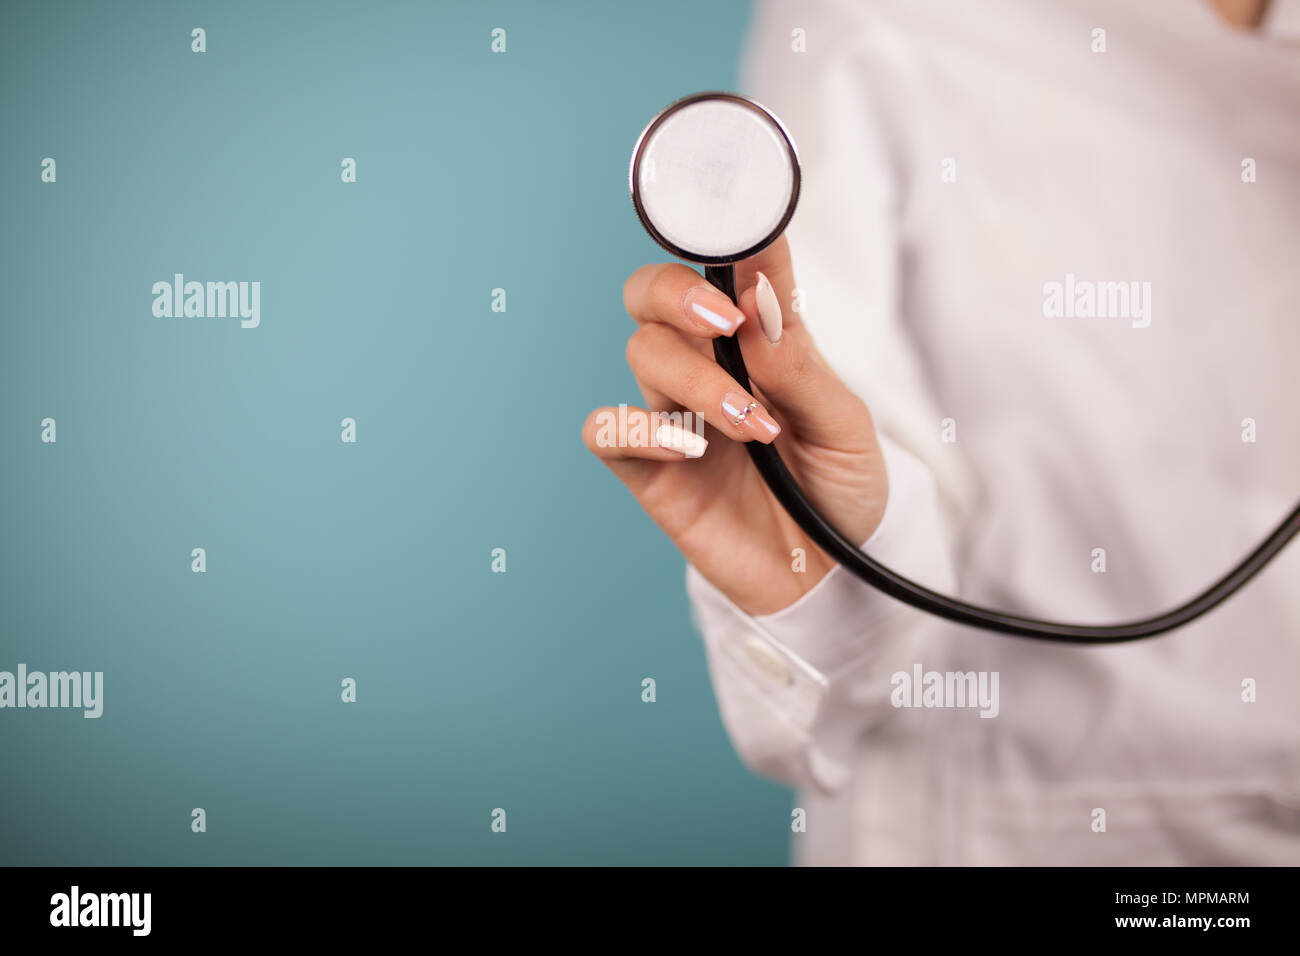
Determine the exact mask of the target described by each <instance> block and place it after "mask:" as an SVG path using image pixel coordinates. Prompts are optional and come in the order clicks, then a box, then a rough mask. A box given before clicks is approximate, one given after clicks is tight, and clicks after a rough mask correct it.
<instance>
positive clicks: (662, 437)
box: [655, 425, 709, 458]
mask: <svg viewBox="0 0 1300 956" xmlns="http://www.w3.org/2000/svg"><path fill="white" fill-rule="evenodd" d="M655 444H656V445H659V446H660V447H662V448H671V449H672V450H673V451H679V452H681V453H682V454H683V455H685V456H686V457H687V458H699V457H700V456H701V455H703V454H704V449H706V448H708V447H709V442H708V439H706V438H705V437H704V436H703V435H697V434H695V432H692V431H687V430H686V429H685V428H682V427H681V426H680V425H660V426H659V427H658V428H656V429H655Z"/></svg>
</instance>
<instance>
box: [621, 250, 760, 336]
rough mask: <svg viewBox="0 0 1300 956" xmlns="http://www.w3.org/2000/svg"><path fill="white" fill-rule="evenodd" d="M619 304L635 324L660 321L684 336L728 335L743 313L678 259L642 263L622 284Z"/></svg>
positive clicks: (739, 321)
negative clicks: (684, 334) (653, 263)
mask: <svg viewBox="0 0 1300 956" xmlns="http://www.w3.org/2000/svg"><path fill="white" fill-rule="evenodd" d="M623 305H624V306H625V307H626V308H627V314H628V315H630V316H632V318H633V319H635V320H636V321H637V322H638V323H639V324H645V323H646V322H661V323H663V324H664V325H670V326H672V327H673V328H675V329H678V330H680V331H682V332H685V333H686V334H687V335H690V336H694V337H696V338H702V339H713V338H717V337H718V336H719V335H731V334H733V333H734V332H735V331H736V329H738V328H740V324H741V323H742V322H744V321H745V313H744V312H742V311H740V309H739V308H737V307H736V305H735V303H733V302H732V301H731V299H729V298H727V296H726V295H725V294H724V293H723V292H722V291H721V290H719V289H717V288H715V287H714V286H712V285H710V284H709V283H708V282H706V281H704V277H703V276H701V275H700V274H699V273H698V272H696V271H695V270H694V269H692V268H690V267H689V266H684V265H682V264H681V263H678V262H663V263H657V264H655V265H649V266H642V267H641V268H640V269H637V270H636V272H633V273H632V275H630V276H629V277H628V280H627V282H626V283H624V284H623Z"/></svg>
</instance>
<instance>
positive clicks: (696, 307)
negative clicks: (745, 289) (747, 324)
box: [682, 286, 745, 335]
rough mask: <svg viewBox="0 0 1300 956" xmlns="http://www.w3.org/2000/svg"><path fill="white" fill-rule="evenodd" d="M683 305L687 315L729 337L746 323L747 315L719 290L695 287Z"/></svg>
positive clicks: (687, 294)
mask: <svg viewBox="0 0 1300 956" xmlns="http://www.w3.org/2000/svg"><path fill="white" fill-rule="evenodd" d="M682 305H683V306H684V307H685V308H686V312H687V314H689V315H693V316H695V317H696V318H697V319H700V320H702V321H704V322H706V323H707V324H708V325H710V326H712V327H713V328H715V329H717V330H718V331H719V332H725V333H727V334H728V335H729V334H731V333H732V332H734V331H736V329H738V328H740V323H741V322H744V321H745V313H744V312H741V311H740V310H739V309H738V308H736V307H735V306H734V305H733V304H732V302H731V300H730V299H728V298H727V297H726V296H725V295H723V294H722V293H721V292H719V291H718V290H717V289H712V288H709V287H707V286H695V288H693V289H690V290H688V291H687V293H686V297H685V298H684V299H683V300H682Z"/></svg>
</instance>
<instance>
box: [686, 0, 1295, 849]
mask: <svg viewBox="0 0 1300 956" xmlns="http://www.w3.org/2000/svg"><path fill="white" fill-rule="evenodd" d="M1294 14H1295V6H1294V4H1292V5H1291V6H1283V7H1282V9H1281V11H1275V15H1276V16H1277V17H1278V18H1280V19H1281V20H1286V19H1290V20H1291V21H1292V22H1294V20H1295V16H1294ZM1276 22H1277V21H1275V23H1276ZM1096 29H1102V30H1104V31H1105V38H1104V39H1105V52H1094V50H1093V47H1094V46H1095V45H1096V43H1097V38H1098V37H1099V34H1096V33H1095V32H1094V31H1095V30H1096ZM796 30H801V31H803V33H802V35H800V34H797V33H795V32H794V31H796ZM800 36H802V40H803V43H804V44H805V46H806V52H796V50H795V49H794V47H797V46H798V45H799V40H800ZM745 76H746V78H747V79H746V83H745V87H744V91H745V92H748V93H751V94H752V95H754V96H755V98H757V99H758V100H759V101H760V102H762V103H764V104H765V105H767V106H769V107H770V108H771V109H773V110H774V111H775V112H776V113H777V115H778V116H780V117H781V118H782V119H783V121H784V122H785V123H786V125H787V126H788V127H789V129H790V130H791V132H792V134H793V137H794V139H795V141H796V143H797V145H798V148H799V150H800V154H801V160H802V164H803V172H804V180H803V195H802V199H801V203H800V207H799V210H798V212H797V214H796V216H795V219H794V222H793V223H792V225H791V227H790V230H789V235H790V239H791V243H792V248H793V255H794V260H795V270H796V275H797V278H798V281H799V284H800V289H801V293H802V298H803V300H804V306H805V318H806V320H807V321H808V323H809V324H810V326H811V328H812V330H813V333H814V335H815V336H816V338H817V341H818V343H819V345H820V347H821V349H822V351H823V352H824V353H825V354H826V356H827V357H828V358H829V360H830V361H831V363H832V364H833V365H834V366H835V368H836V370H837V371H838V372H839V374H840V375H841V376H842V377H843V378H844V379H845V380H846V381H847V382H848V383H849V384H850V385H851V386H852V387H853V388H854V389H855V390H856V391H857V392H858V393H859V394H860V395H862V397H863V398H864V399H866V400H867V402H868V404H869V405H870V407H871V410H872V413H873V415H874V417H875V419H876V422H877V425H878V428H879V431H880V433H881V434H882V436H883V441H884V444H885V449H886V461H887V467H888V470H889V475H890V481H891V495H890V499H889V504H888V508H887V511H886V515H885V519H884V522H883V524H882V526H881V528H880V529H879V530H878V532H877V533H876V535H875V536H874V537H873V540H872V541H871V542H870V543H869V546H868V551H869V552H870V553H872V554H873V555H875V556H877V557H879V558H880V559H882V560H884V561H885V562H886V563H887V564H890V565H891V566H893V567H895V568H896V569H897V570H899V571H901V572H904V573H906V574H908V575H909V576H912V577H914V578H916V579H919V580H920V581H922V582H923V583H926V584H929V585H931V586H932V587H936V588H939V589H942V590H944V591H945V592H948V593H955V594H958V595H960V596H961V597H963V598H965V599H968V600H972V601H976V602H982V603H986V604H988V605H991V606H994V607H998V608H1003V609H1008V610H1014V611H1019V612H1023V613H1027V614H1031V615H1035V616H1039V617H1049V618H1053V619H1061V620H1075V621H1080V622H1089V623H1106V622H1111V621H1118V620H1122V619H1130V618H1134V617H1144V616H1147V615H1149V614H1151V613H1154V612H1156V611H1158V610H1163V609H1165V608H1167V607H1169V606H1172V605H1174V604H1176V603H1180V602H1181V601H1183V600H1184V599H1186V598H1187V597H1190V596H1191V595H1192V594H1193V593H1195V592H1197V591H1199V590H1201V589H1202V588H1204V587H1205V586H1206V585H1208V584H1209V583H1210V582H1211V580H1213V579H1215V578H1217V577H1218V576H1219V575H1220V574H1221V573H1223V572H1224V571H1225V570H1227V569H1228V568H1229V567H1230V566H1231V565H1233V564H1235V563H1236V562H1237V561H1238V560H1239V559H1240V558H1241V557H1242V556H1243V555H1244V554H1245V553H1246V552H1247V551H1249V550H1250V549H1252V548H1254V547H1255V546H1256V545H1257V544H1258V543H1259V541H1260V540H1262V538H1263V537H1264V536H1265V535H1266V534H1267V533H1268V532H1269V531H1270V530H1272V528H1273V526H1274V525H1275V524H1276V523H1277V522H1278V521H1279V520H1281V518H1282V516H1283V515H1284V514H1285V513H1286V512H1287V511H1289V510H1290V509H1291V508H1292V507H1293V505H1294V503H1295V499H1296V497H1297V495H1300V419H1298V418H1297V410H1298V409H1300V378H1298V377H1297V364H1298V363H1300V43H1298V42H1297V37H1296V35H1295V33H1294V32H1291V33H1289V34H1288V32H1286V31H1278V30H1276V29H1275V30H1271V31H1270V30H1269V29H1265V30H1264V31H1262V32H1260V33H1248V32H1241V31H1234V30H1233V29H1231V28H1229V27H1228V26H1227V25H1226V24H1225V23H1223V22H1222V21H1221V20H1220V19H1219V18H1218V17H1217V15H1216V14H1215V13H1214V11H1213V9H1212V8H1211V7H1210V5H1209V3H1208V2H1206V3H1184V2H1150V3H1148V2H1144V3H1140V4H1139V3H1132V2H1111V0H1107V2H1088V3H1060V2H1053V3H1050V4H1049V3H1032V2H1015V0H994V2H981V3H964V2H961V3H959V2H955V0H947V2H944V0H897V2H881V3H866V2H850V0H841V2H812V3H797V4H796V3H773V4H770V5H767V6H764V7H761V8H760V10H759V12H758V15H757V20H756V23H755V27H754V33H753V36H752V37H751V44H750V48H749V54H748V58H747V65H746V70H745ZM949 160H951V162H948V161H949ZM1248 160H1253V163H1250V162H1247V161H1248ZM1249 169H1253V171H1254V178H1255V181H1254V182H1243V171H1245V170H1249ZM954 173H955V180H954ZM1071 276H1072V277H1073V278H1072V279H1068V278H1067V277H1071ZM1052 282H1058V283H1061V284H1062V287H1064V286H1065V285H1066V283H1067V282H1070V283H1076V284H1077V283H1079V282H1094V283H1102V282H1137V283H1139V285H1138V286H1136V287H1131V288H1135V289H1137V290H1141V289H1142V288H1143V286H1142V285H1141V283H1149V284H1150V285H1149V287H1148V288H1149V290H1150V291H1149V301H1148V302H1147V303H1146V306H1147V307H1148V310H1147V314H1146V316H1145V321H1146V323H1147V324H1145V325H1144V324H1143V322H1144V318H1143V317H1142V316H1140V315H1137V314H1136V313H1138V312H1139V311H1141V310H1140V309H1138V308H1137V305H1136V302H1131V303H1129V306H1128V310H1127V312H1124V310H1123V309H1122V308H1120V306H1122V303H1119V302H1116V303H1114V306H1115V309H1114V311H1118V312H1122V313H1123V314H1120V315H1117V316H1109V317H1105V318H1100V317H1091V318H1090V317H1086V316H1080V315H1070V316H1059V315H1052V316H1048V315H1045V314H1044V313H1045V310H1048V311H1050V308H1051V307H1050V304H1049V303H1048V294H1047V293H1045V291H1044V290H1045V287H1046V286H1047V285H1048V284H1049V283H1052ZM1072 288H1081V287H1080V286H1077V285H1074V286H1072ZM787 305H788V304H787ZM1082 311H1086V308H1083V309H1082ZM1247 419H1250V420H1251V422H1253V429H1254V438H1255V440H1254V441H1244V440H1243V436H1245V437H1249V435H1250V430H1251V428H1252V424H1251V422H1246V420H1247ZM954 434H955V437H956V441H951V440H945V438H948V439H951V438H952V437H953V436H954ZM1098 549H1101V550H1104V561H1105V565H1104V567H1105V570H1104V572H1103V571H1099V570H1097V569H1098V567H1099V562H1098V556H1099V555H1100V554H1101V550H1098ZM792 573H795V572H792ZM687 589H688V593H689V595H690V597H691V601H692V607H693V612H694V616H695V620H696V623H697V627H698V629H699V630H700V632H701V633H702V635H703V637H704V641H705V647H706V649H707V657H708V662H709V668H710V673H711V675H712V679H713V683H714V688H715V691H716V694H717V698H718V704H719V708H720V711H721V714H722V717H723V721H724V723H725V725H726V728H727V730H728V733H729V734H730V735H731V738H732V740H733V742H734V744H735V746H736V749H737V751H738V752H739V754H740V756H741V757H742V759H743V760H744V761H745V762H746V763H747V764H748V765H749V766H750V767H752V768H753V769H754V770H755V771H756V772H758V773H760V774H763V775H766V776H769V777H773V778H775V779H778V780H782V781H785V782H787V783H789V784H791V785H792V786H794V787H796V788H797V789H798V797H797V801H796V805H797V806H798V807H800V808H802V809H803V810H804V811H805V813H806V832H802V833H794V834H793V837H792V845H793V852H794V857H795V859H796V861H797V862H801V863H807V864H849V863H852V864H976V865H984V864H996V865H1001V864H1120V863H1123V864H1214V863H1248V864H1300V544H1293V545H1292V546H1291V547H1290V548H1289V549H1288V550H1287V551H1286V552H1284V553H1283V554H1282V555H1281V556H1280V557H1279V558H1278V559H1277V560H1275V562H1274V563H1273V564H1272V565H1271V566H1270V567H1268V568H1267V569H1266V570H1265V571H1264V573H1263V574H1262V575H1261V576H1260V577H1259V578H1257V579H1256V580H1255V581H1254V582H1252V583H1251V584H1250V585H1248V586H1247V588H1246V589H1245V590H1244V591H1243V592H1242V593H1241V594H1239V595H1238V596H1236V597H1235V598H1233V599H1232V600H1230V601H1229V602H1228V603H1227V604H1225V605H1223V606H1222V607H1221V608H1219V609H1218V610H1216V611H1215V612H1213V613H1212V614H1211V615H1209V616H1208V617H1207V618H1204V619H1202V620H1201V621H1199V622H1197V623H1195V624H1193V625H1191V626H1189V627H1187V628H1185V629H1183V630H1181V631H1178V632H1175V633H1173V634H1171V635H1168V636H1165V637H1161V638H1156V639H1153V640H1147V641H1141V642H1138V643H1133V644H1126V645H1122V646H1115V647H1099V648H1090V647H1066V646H1060V645H1053V644H1045V643H1039V642H1031V641H1025V640H1021V639H1015V638H1008V637H1004V636H999V635H993V634H988V633H985V632H981V631H977V630H972V629H969V628H964V627H959V626H955V625H951V624H948V623H946V622H943V621H940V620H937V619H934V618H929V617H927V616H925V615H923V614H921V613H920V612H917V611H913V610H911V609H910V608H907V607H904V606H903V605H901V604H898V603H896V602H894V601H893V600H891V599H890V598H887V597H885V596H883V595H880V594H877V593H875V592H873V591H872V590H870V589H869V588H867V587H866V586H865V585H862V584H860V583H858V582H857V581H856V579H854V578H853V577H852V576H851V575H850V574H848V573H847V572H844V571H842V570H836V571H834V572H832V573H831V575H830V576H829V577H828V578H826V579H825V580H823V581H822V582H821V583H820V584H819V585H818V586H817V587H816V588H815V589H814V590H813V591H812V592H811V593H809V594H808V595H806V596H805V597H804V598H803V599H802V600H801V601H800V602H799V603H798V604H796V605H795V606H793V607H791V608H787V609H786V610H785V611H782V612H780V613H778V614H775V615H770V616H767V617H763V618H758V619H754V618H751V617H749V616H747V615H745V614H744V613H742V612H740V611H739V610H738V609H737V608H735V607H734V606H733V605H732V604H731V602H730V601H728V600H727V599H726V598H725V597H724V596H723V595H722V594H721V593H720V592H718V591H717V590H716V589H715V588H713V586H712V585H710V584H709V583H708V582H707V581H706V580H705V579H704V578H703V577H702V576H701V575H700V574H699V573H698V572H697V571H696V570H695V569H694V568H688V570H687ZM916 665H920V666H921V667H922V669H923V671H932V670H933V671H937V672H940V673H944V672H976V673H978V672H985V673H987V674H991V673H994V672H996V673H997V674H998V675H999V684H998V686H999V695H998V696H999V702H998V708H997V713H996V716H991V717H988V718H983V717H980V716H979V712H978V711H977V710H975V709H972V708H969V707H967V708H958V707H948V708H938V707H935V708H927V707H924V706H923V707H896V706H894V704H893V701H892V700H891V696H892V695H893V694H894V692H895V684H894V683H892V680H893V675H895V674H896V673H898V672H906V673H908V674H911V673H913V671H914V668H915V667H916ZM1252 689H1253V693H1252ZM1252 697H1253V701H1252V700H1251V699H1250V698H1252ZM1099 811H1101V813H1100V814H1099ZM773 825H774V826H788V825H789V821H785V820H778V821H774V822H773ZM1103 825H1104V829H1102V828H1101V827H1102V826H1103Z"/></svg>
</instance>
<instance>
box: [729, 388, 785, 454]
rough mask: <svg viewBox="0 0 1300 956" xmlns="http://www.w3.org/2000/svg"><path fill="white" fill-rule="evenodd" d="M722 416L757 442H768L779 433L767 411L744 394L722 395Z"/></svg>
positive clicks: (777, 426)
mask: <svg viewBox="0 0 1300 956" xmlns="http://www.w3.org/2000/svg"><path fill="white" fill-rule="evenodd" d="M722 414H724V415H726V416H727V420H728V421H729V422H731V424H733V425H736V426H739V427H740V428H743V429H744V430H745V431H747V432H749V433H750V434H751V435H753V436H754V437H755V438H757V439H758V440H759V441H764V442H769V441H771V440H772V439H773V438H775V437H776V436H777V435H779V434H780V433H781V426H780V425H778V424H777V423H776V420H775V419H774V418H772V416H771V415H769V414H768V413H767V409H766V408H764V407H763V406H762V405H760V404H758V402H756V401H754V400H753V399H752V398H750V397H749V396H748V395H746V394H745V393H744V392H728V393H727V394H726V395H724V396H723V398H722Z"/></svg>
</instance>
